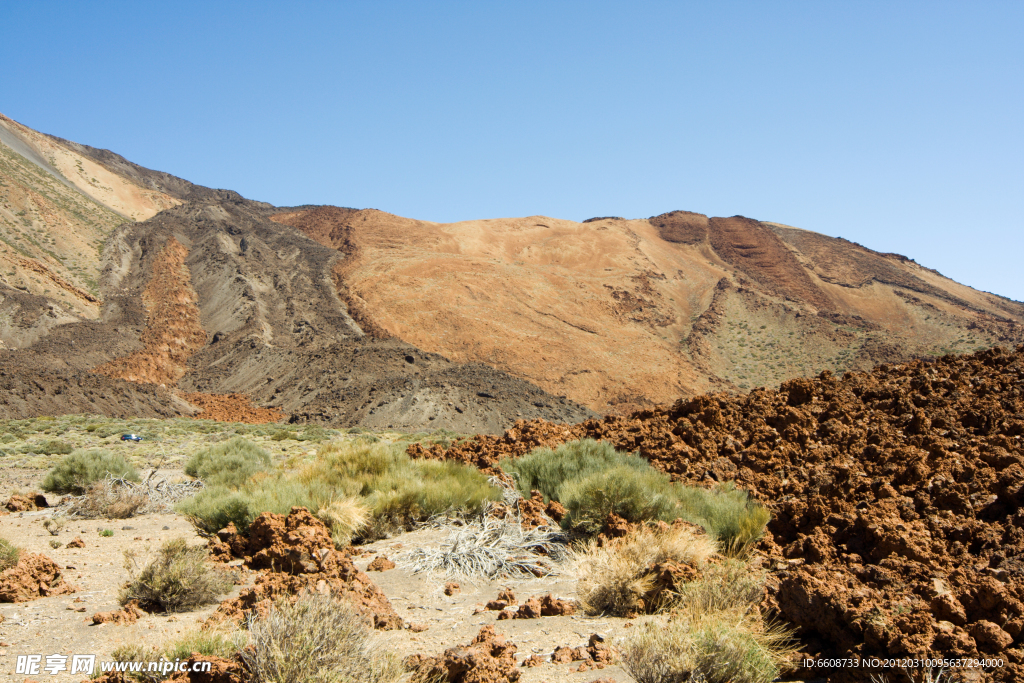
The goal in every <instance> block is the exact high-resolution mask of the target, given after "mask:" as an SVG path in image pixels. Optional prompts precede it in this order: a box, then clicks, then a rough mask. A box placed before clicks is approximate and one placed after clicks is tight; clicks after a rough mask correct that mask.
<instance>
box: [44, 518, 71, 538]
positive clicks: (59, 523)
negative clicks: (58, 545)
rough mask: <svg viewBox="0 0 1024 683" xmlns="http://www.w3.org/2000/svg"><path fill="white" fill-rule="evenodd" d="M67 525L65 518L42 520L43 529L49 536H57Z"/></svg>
mask: <svg viewBox="0 0 1024 683" xmlns="http://www.w3.org/2000/svg"><path fill="white" fill-rule="evenodd" d="M67 523H68V520H67V518H66V517H50V518H49V519H46V520H43V528H44V529H46V531H47V532H49V534H50V535H51V536H57V535H58V534H60V531H61V529H63V528H64V527H65V525H67Z"/></svg>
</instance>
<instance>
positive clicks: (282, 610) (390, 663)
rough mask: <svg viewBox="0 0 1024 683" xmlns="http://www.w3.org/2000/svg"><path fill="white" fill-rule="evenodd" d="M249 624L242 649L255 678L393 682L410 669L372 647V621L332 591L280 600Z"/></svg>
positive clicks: (303, 682)
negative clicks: (246, 645) (328, 593)
mask: <svg viewBox="0 0 1024 683" xmlns="http://www.w3.org/2000/svg"><path fill="white" fill-rule="evenodd" d="M248 628H249V638H250V647H247V648H245V649H244V650H242V653H241V654H242V659H243V661H244V663H245V665H246V668H247V670H248V671H249V673H250V676H251V680H252V683H343V682H347V681H368V682H369V683H391V682H397V681H399V680H401V679H402V677H403V676H404V674H405V672H404V667H403V666H402V665H401V663H400V662H399V661H398V659H397V658H396V657H394V656H393V655H391V654H390V653H383V652H379V651H375V650H374V649H372V648H370V647H369V640H370V635H371V632H370V628H369V625H368V624H367V623H366V620H365V619H364V618H363V617H362V616H360V615H359V614H357V613H356V612H355V610H354V609H353V607H352V606H351V605H350V604H349V603H348V602H346V601H344V600H338V599H335V598H332V597H331V596H329V595H320V594H307V595H304V596H302V597H300V598H299V599H298V600H296V601H295V602H294V603H291V602H290V601H288V600H287V599H283V600H280V601H278V602H277V603H275V604H274V606H273V607H272V608H271V610H270V612H269V613H268V614H267V615H266V616H265V617H264V618H262V619H259V618H250V620H249V622H248Z"/></svg>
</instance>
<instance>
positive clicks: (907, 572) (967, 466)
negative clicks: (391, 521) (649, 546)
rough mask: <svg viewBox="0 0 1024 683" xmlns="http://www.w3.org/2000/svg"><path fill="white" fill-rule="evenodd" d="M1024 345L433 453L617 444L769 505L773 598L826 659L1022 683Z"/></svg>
mask: <svg viewBox="0 0 1024 683" xmlns="http://www.w3.org/2000/svg"><path fill="white" fill-rule="evenodd" d="M1022 414H1024V347H1019V348H1017V349H1016V350H1015V351H1006V350H1003V349H1000V348H995V349H991V350H988V351H984V352H979V353H977V354H974V355H971V356H948V357H944V358H942V359H940V360H938V361H935V362H922V361H915V362H911V363H906V364H898V365H891V366H881V367H880V368H878V369H877V370H875V371H873V372H871V373H849V374H846V375H844V376H843V377H842V378H836V377H833V376H832V375H830V374H829V373H822V375H821V376H820V377H818V378H816V379H802V380H792V381H789V382H786V383H784V384H783V385H782V387H780V389H779V390H777V391H775V390H766V389H759V390H756V391H753V392H751V393H750V394H749V395H746V396H736V395H729V394H718V395H708V396H701V397H698V398H696V399H692V400H689V401H678V402H677V403H675V404H674V405H673V406H672V407H670V408H663V409H656V410H650V411H641V412H637V413H634V414H632V415H630V416H629V417H607V418H605V419H603V420H588V421H586V422H584V423H582V424H578V425H556V424H550V423H545V422H525V421H524V422H519V423H517V424H516V426H515V427H514V428H513V429H511V430H509V431H507V432H506V433H505V434H504V435H502V436H500V437H488V436H481V437H477V438H476V439H474V440H471V441H468V442H465V443H462V444H459V445H456V446H454V447H452V448H450V449H449V450H448V451H443V450H442V449H441V448H440V447H435V448H433V449H432V450H430V451H428V450H425V449H423V448H422V447H420V446H418V445H413V446H411V447H410V449H409V452H410V454H413V455H418V456H421V457H447V458H454V459H457V460H460V461H463V462H469V463H473V464H475V465H477V466H479V467H489V466H492V465H493V464H494V463H495V462H496V461H497V459H498V458H500V457H503V456H518V455H521V454H523V453H525V452H527V451H529V450H530V449H531V448H533V447H535V446H538V445H546V446H552V445H556V444H559V443H562V442H565V441H568V440H571V439H577V438H581V437H592V438H597V439H603V440H607V441H609V442H611V443H613V444H615V446H616V448H619V449H621V450H624V451H636V452H639V453H640V454H641V455H642V456H643V457H645V458H647V459H648V460H650V462H651V463H652V464H653V465H654V466H655V467H657V468H658V469H660V470H662V471H664V472H667V473H669V474H671V475H672V476H673V478H675V479H677V480H679V481H685V482H692V483H699V484H703V485H713V484H714V483H715V482H716V481H735V482H736V483H737V484H738V485H739V486H741V487H743V488H745V489H747V490H749V491H750V492H751V493H752V494H753V495H754V496H755V497H756V498H758V499H759V500H761V501H762V502H763V503H764V504H765V505H767V506H769V508H770V509H771V510H772V513H773V518H772V521H771V522H770V524H769V530H770V535H769V536H768V537H767V538H766V539H765V540H764V541H763V542H762V544H761V546H760V551H761V552H764V553H765V554H766V555H767V558H768V560H769V561H770V562H771V566H772V567H773V573H772V580H771V583H770V586H769V595H770V600H771V603H772V605H773V607H774V608H775V610H777V612H778V615H779V616H780V617H781V618H782V619H783V620H784V621H786V622H788V623H791V624H794V625H796V626H798V627H799V628H800V630H801V631H800V638H801V640H802V641H803V642H804V643H805V645H806V646H807V650H808V652H810V653H813V654H815V655H820V656H822V657H850V656H878V657H887V656H888V657H893V656H903V655H911V656H913V655H934V656H937V655H941V656H943V657H949V658H958V657H983V656H998V657H1002V658H1004V659H1005V660H1006V665H1005V666H1004V667H1003V668H1002V669H999V670H997V671H995V672H994V673H993V676H994V680H999V681H1016V680H1021V678H1024V650H1022V649H1021V645H1022V643H1024V602H1022V600H1024V511H1022V509H1021V506H1022V504H1024V445H1022V444H1021V438H1022V435H1024V418H1022Z"/></svg>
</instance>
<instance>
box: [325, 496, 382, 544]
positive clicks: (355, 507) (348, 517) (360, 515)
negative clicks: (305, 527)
mask: <svg viewBox="0 0 1024 683" xmlns="http://www.w3.org/2000/svg"><path fill="white" fill-rule="evenodd" d="M316 516H317V517H319V518H320V521H322V522H323V523H324V524H326V525H327V526H329V527H330V528H331V540H333V541H334V545H335V546H337V547H339V548H341V547H344V546H347V545H349V543H351V542H352V534H354V533H355V532H357V531H359V530H360V529H362V528H363V527H364V526H366V523H367V522H368V521H369V519H370V509H369V508H368V507H367V506H366V505H365V504H364V503H363V502H362V500H360V499H359V498H357V497H354V496H353V497H349V498H343V499H341V500H335V501H331V502H330V503H328V504H327V505H325V506H323V507H322V508H320V509H319V510H317V513H316Z"/></svg>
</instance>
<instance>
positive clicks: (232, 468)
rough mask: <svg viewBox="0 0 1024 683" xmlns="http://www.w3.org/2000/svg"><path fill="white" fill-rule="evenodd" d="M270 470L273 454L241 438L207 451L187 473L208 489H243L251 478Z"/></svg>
mask: <svg viewBox="0 0 1024 683" xmlns="http://www.w3.org/2000/svg"><path fill="white" fill-rule="evenodd" d="M269 469H270V454H269V453H267V452H266V451H265V450H263V449H262V448H260V447H259V446H257V445H255V444H253V443H252V442H251V441H247V440H246V439H243V438H242V437H240V436H236V437H235V438H233V439H230V440H228V441H224V442H222V443H219V444H215V445H213V446H210V447H209V448H205V449H203V450H201V451H199V452H198V453H196V454H195V455H193V456H192V457H191V458H190V459H189V461H188V464H186V465H185V474H187V475H189V476H190V477H197V478H199V479H202V480H203V483H204V484H206V485H207V486H228V487H231V488H235V489H237V488H240V487H241V486H242V485H243V484H244V483H245V482H246V481H248V480H249V478H250V477H252V475H254V474H256V473H257V472H265V471H266V470H269Z"/></svg>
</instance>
